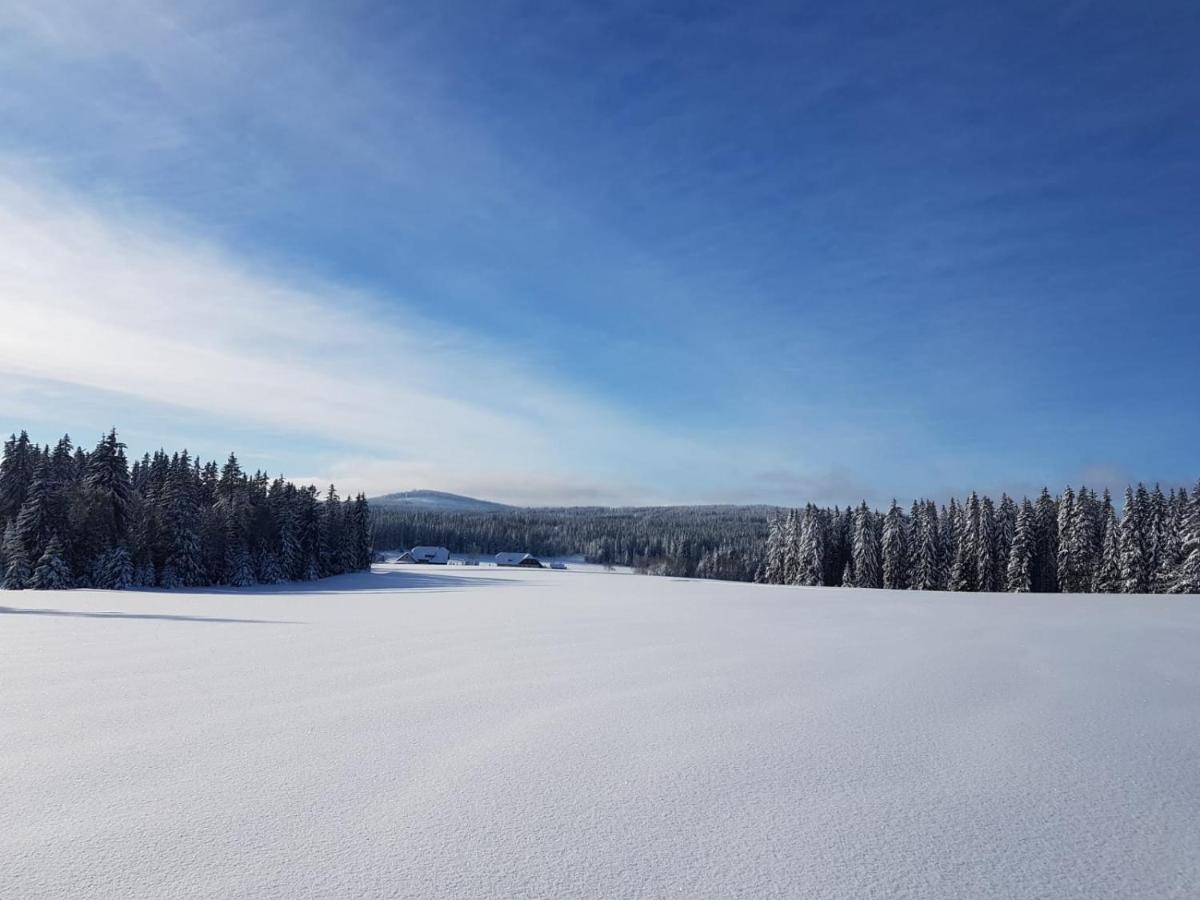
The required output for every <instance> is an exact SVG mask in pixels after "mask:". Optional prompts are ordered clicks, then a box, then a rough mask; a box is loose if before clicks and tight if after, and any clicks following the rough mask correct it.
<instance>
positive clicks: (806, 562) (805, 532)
mask: <svg viewBox="0 0 1200 900" xmlns="http://www.w3.org/2000/svg"><path fill="white" fill-rule="evenodd" d="M824 550H825V534H824V529H823V527H822V523H821V517H820V516H819V515H818V513H817V509H816V507H815V506H813V505H812V504H811V503H810V504H809V505H808V506H807V507H806V508H805V510H804V520H803V522H802V523H801V526H800V571H799V574H798V577H797V581H796V583H797V584H803V585H809V586H817V585H821V584H823V583H824V581H825V573H824V571H823V570H822V565H823V563H824Z"/></svg>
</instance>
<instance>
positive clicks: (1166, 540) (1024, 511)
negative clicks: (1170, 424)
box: [758, 483, 1200, 594]
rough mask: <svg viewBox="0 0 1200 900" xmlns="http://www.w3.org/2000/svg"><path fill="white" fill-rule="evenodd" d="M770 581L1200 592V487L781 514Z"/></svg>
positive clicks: (771, 542)
mask: <svg viewBox="0 0 1200 900" xmlns="http://www.w3.org/2000/svg"><path fill="white" fill-rule="evenodd" d="M758 580H760V581H765V582H768V583H771V584H799V585H825V586H830V587H837V586H841V587H865V588H889V589H893V590H905V589H912V590H927V591H1012V592H1018V593H1024V592H1031V591H1036V592H1042V593H1056V592H1062V593H1089V592H1098V593H1139V594H1144V593H1200V483H1198V484H1197V485H1196V487H1195V489H1194V490H1193V491H1192V492H1191V494H1190V495H1189V493H1188V491H1187V490H1186V489H1180V490H1171V491H1170V493H1169V494H1164V493H1163V491H1162V490H1161V489H1160V488H1159V487H1158V486H1157V485H1156V486H1155V487H1154V488H1153V489H1152V490H1150V489H1147V487H1146V486H1145V485H1144V484H1138V485H1137V486H1136V487H1129V488H1126V490H1125V496H1124V503H1123V508H1122V512H1121V514H1120V515H1118V513H1117V511H1116V508H1115V506H1114V504H1113V501H1112V497H1111V496H1110V495H1109V493H1108V491H1105V492H1104V494H1103V495H1102V496H1097V494H1096V493H1095V492H1094V491H1090V490H1088V489H1087V488H1086V487H1083V488H1080V490H1079V491H1078V492H1075V491H1074V490H1072V489H1071V488H1070V487H1067V488H1066V490H1064V491H1063V493H1062V494H1061V495H1059V496H1051V494H1050V492H1049V491H1048V490H1046V489H1043V490H1042V492H1041V495H1040V496H1039V497H1038V498H1037V500H1036V501H1032V502H1031V501H1030V500H1029V499H1028V498H1026V499H1024V500H1022V501H1021V503H1020V504H1018V503H1016V502H1015V501H1014V500H1013V499H1012V498H1011V497H1008V496H1007V495H1003V496H1002V497H1001V499H1000V502H999V504H996V503H993V502H992V499H991V498H990V497H987V496H982V497H981V496H979V495H978V494H975V493H972V494H971V495H970V497H968V498H967V499H965V500H964V501H962V502H959V501H958V500H956V499H951V500H950V502H949V504H948V505H943V506H941V507H940V508H939V507H938V505H937V504H936V503H934V502H933V501H931V500H918V501H916V502H914V503H913V504H912V507H911V509H910V510H909V511H908V512H905V511H903V510H902V509H901V508H900V506H899V505H898V504H897V503H896V502H895V501H893V502H892V505H891V508H890V509H889V510H888V511H887V512H886V513H880V512H878V511H876V510H872V509H869V508H868V507H867V504H866V503H865V502H864V503H862V504H861V505H859V507H858V508H857V509H852V508H851V507H846V508H845V509H844V510H843V509H840V508H838V507H836V506H835V507H833V508H831V509H826V508H820V507H817V506H814V505H812V504H809V505H808V506H806V507H804V509H802V510H800V509H792V510H787V511H781V512H779V513H778V514H776V515H774V516H773V517H772V518H771V520H770V523H769V526H768V535H767V539H766V550H765V559H764V562H763V569H762V571H761V572H760V573H759V576H758Z"/></svg>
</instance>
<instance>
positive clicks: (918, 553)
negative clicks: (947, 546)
mask: <svg viewBox="0 0 1200 900" xmlns="http://www.w3.org/2000/svg"><path fill="white" fill-rule="evenodd" d="M913 545H914V546H913V554H912V555H913V565H912V582H911V585H910V586H911V587H912V589H913V590H917V591H938V590H941V589H942V587H943V584H942V559H941V529H940V528H939V525H938V518H937V506H936V505H935V504H934V503H933V502H932V501H925V502H923V503H919V504H918V505H917V514H916V517H915V522H914V539H913Z"/></svg>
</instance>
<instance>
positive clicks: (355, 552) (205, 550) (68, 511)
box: [0, 429, 372, 590]
mask: <svg viewBox="0 0 1200 900" xmlns="http://www.w3.org/2000/svg"><path fill="white" fill-rule="evenodd" d="M125 449H126V447H125V444H123V443H122V442H121V441H120V440H118V438H117V433H116V430H115V429H114V430H112V431H110V432H109V433H108V434H106V435H104V436H103V437H102V438H101V439H100V441H99V442H98V443H97V444H96V446H95V448H94V449H93V450H91V451H86V450H84V449H83V448H79V447H75V446H74V445H73V443H72V441H71V438H70V436H64V437H63V438H62V439H61V440H60V441H58V443H57V444H55V445H54V446H53V447H51V446H50V445H49V444H47V445H45V446H38V445H37V444H35V443H33V442H32V441H30V439H29V436H28V434H27V433H26V432H24V431H22V432H21V433H20V435H15V434H14V435H12V436H11V437H10V438H9V439H8V440H7V441H6V442H5V444H4V451H3V457H2V458H0V525H2V526H3V539H2V540H0V576H2V579H0V587H3V588H6V589H9V590H19V589H23V588H33V589H56V588H70V587H98V588H109V589H115V590H121V589H126V588H132V587H141V586H146V587H150V586H154V587H162V588H178V587H203V586H208V585H231V586H243V585H251V584H273V583H277V582H283V581H300V580H311V579H317V578H323V577H325V576H328V575H337V574H341V573H343V572H350V571H356V570H360V569H367V568H369V567H370V564H371V556H372V550H371V528H370V509H369V507H368V504H367V499H366V497H365V496H364V495H362V494H359V495H358V496H357V497H355V498H353V499H350V498H347V499H346V500H340V499H339V498H338V495H337V491H336V490H335V489H334V487H333V486H332V485H330V487H329V490H328V492H327V493H326V494H325V496H324V497H323V498H322V497H320V496H318V492H317V489H316V487H312V486H308V487H298V486H296V485H295V484H292V483H291V482H288V481H284V480H283V478H281V477H277V478H273V479H272V478H269V477H268V476H267V475H266V474H265V473H263V472H255V473H254V474H253V475H249V474H247V473H245V472H243V470H242V468H241V465H240V464H239V463H238V460H237V457H236V456H235V455H234V454H232V453H231V454H230V455H229V458H228V459H227V460H226V462H225V464H224V465H222V466H218V465H217V463H216V462H212V461H210V462H202V461H201V460H199V459H193V458H192V457H191V456H190V455H189V454H188V452H187V450H182V451H179V452H176V453H172V454H170V455H168V454H167V453H166V452H165V451H163V450H159V451H157V452H156V453H154V454H149V453H147V454H145V455H144V456H143V457H142V458H141V459H140V460H137V461H135V462H134V463H133V465H132V466H130V465H129V463H128V460H127V458H126V455H125Z"/></svg>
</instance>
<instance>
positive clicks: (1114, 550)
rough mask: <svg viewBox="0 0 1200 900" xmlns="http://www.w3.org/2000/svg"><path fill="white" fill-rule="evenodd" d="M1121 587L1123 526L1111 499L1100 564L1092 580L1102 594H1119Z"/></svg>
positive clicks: (1105, 524)
mask: <svg viewBox="0 0 1200 900" xmlns="http://www.w3.org/2000/svg"><path fill="white" fill-rule="evenodd" d="M1121 587H1122V580H1121V526H1120V523H1118V522H1117V514H1116V511H1115V510H1114V509H1113V506H1112V502H1111V500H1110V502H1109V503H1108V504H1107V512H1106V517H1105V523H1104V537H1103V543H1102V545H1101V551H1100V565H1099V567H1098V568H1097V569H1096V575H1095V578H1094V579H1093V581H1092V590H1093V591H1096V592H1097V593H1101V594H1119V593H1120V592H1121Z"/></svg>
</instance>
